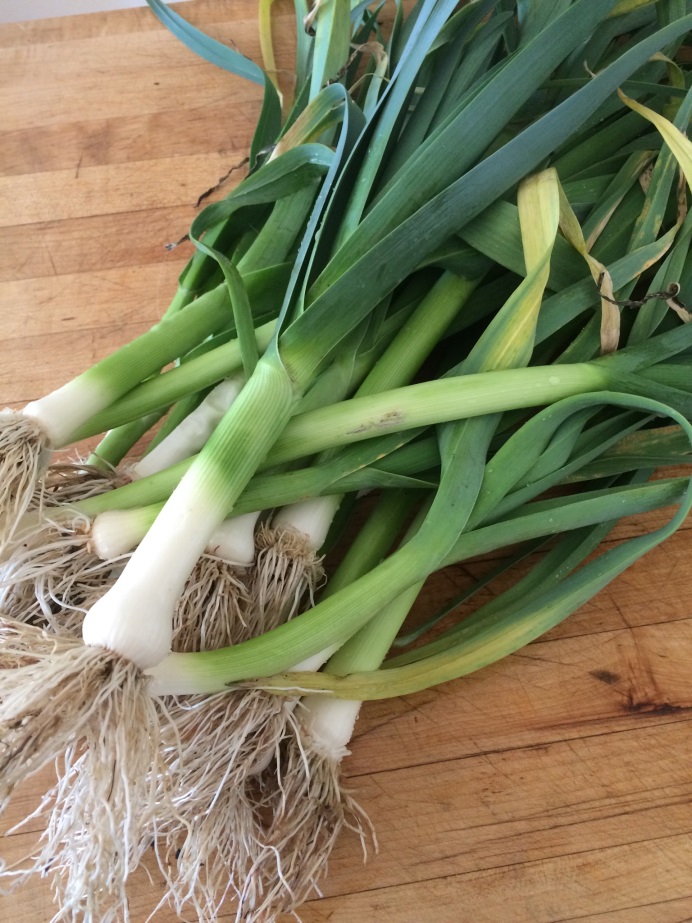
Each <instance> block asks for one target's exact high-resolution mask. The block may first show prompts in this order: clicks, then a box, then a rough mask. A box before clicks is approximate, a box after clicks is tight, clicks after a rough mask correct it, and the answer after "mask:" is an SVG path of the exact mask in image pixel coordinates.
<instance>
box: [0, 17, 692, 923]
mask: <svg viewBox="0 0 692 923" xmlns="http://www.w3.org/2000/svg"><path fill="white" fill-rule="evenodd" d="M280 9H284V8H283V7H281V8H280ZM182 12H183V13H184V15H185V16H187V17H188V18H190V19H191V20H193V21H194V22H196V23H197V24H199V25H201V26H202V27H203V28H205V29H206V30H207V31H208V32H209V33H211V34H212V35H214V36H215V37H217V38H219V39H222V40H224V41H233V42H234V43H235V44H236V45H237V47H238V48H240V49H241V50H242V51H244V52H245V53H246V54H249V55H251V56H252V57H254V58H255V59H259V48H258V41H257V23H256V3H255V0H233V2H222V0H196V2H194V3H188V4H185V5H184V7H182ZM286 13H287V15H286V19H285V29H286V30H289V29H290V15H288V14H289V10H288V7H286ZM282 28H284V27H283V26H282ZM279 66H280V67H285V68H290V59H289V58H287V57H283V58H281V59H280V62H279ZM0 75H1V76H0V80H1V81H2V91H1V93H0V129H1V130H2V136H1V138H0V167H1V172H2V175H1V176H0V202H1V203H2V206H1V208H0V303H1V304H2V309H1V311H2V313H1V314H0V332H1V334H2V362H1V363H0V400H1V401H2V402H3V403H4V404H9V405H11V406H18V405H20V404H21V403H23V402H25V401H27V400H30V399H32V398H35V397H38V396H39V395H40V394H41V393H44V392H46V391H47V390H49V389H51V388H53V387H55V386H57V385H59V384H61V383H63V382H64V381H65V380H67V379H68V378H70V377H72V375H74V374H76V373H78V372H79V371H81V370H82V369H83V368H85V367H86V366H87V365H89V364H91V363H92V362H93V361H95V360H96V359H98V358H99V357H101V356H103V355H104V354H105V353H107V352H108V351H109V350H111V349H112V348H114V347H116V346H117V345H119V344H121V343H124V342H126V341H127V340H129V339H130V338H131V337H133V336H134V335H136V334H137V333H138V332H140V331H142V330H144V329H146V328H147V327H148V326H149V324H150V323H151V322H152V321H153V320H154V319H156V318H157V317H158V316H159V315H160V314H161V312H162V310H163V309H164V307H165V305H166V301H167V297H169V296H170V295H171V294H172V292H173V289H174V284H175V279H176V276H177V274H178V272H179V271H180V269H181V268H182V265H183V264H184V261H185V259H186V257H187V255H188V251H187V250H186V249H185V247H184V246H182V247H180V248H178V249H177V250H174V251H173V252H171V253H168V252H167V251H166V250H165V249H164V244H165V243H166V242H168V241H172V240H176V239H178V238H179V237H180V236H181V235H182V234H183V233H185V231H186V229H187V226H188V225H189V223H190V221H191V219H192V218H193V216H194V214H195V210H194V207H193V206H194V202H195V200H196V198H197V196H198V195H199V193H200V192H202V191H204V190H205V189H207V188H208V187H209V186H211V185H213V184H214V183H215V182H216V181H217V179H218V178H219V177H220V176H221V175H222V174H224V173H225V172H226V171H227V170H228V168H229V167H230V166H232V165H233V164H235V163H237V162H238V161H239V160H240V159H241V158H242V156H243V155H244V153H245V151H246V148H247V146H248V142H249V139H250V136H251V132H252V127H253V125H254V122H255V119H256V117H257V114H258V112H259V105H260V92H259V90H258V88H255V87H253V86H251V85H249V84H245V83H243V82H241V81H240V80H238V79H236V78H234V77H232V76H230V75H228V74H225V73H224V72H222V71H220V70H217V69H215V68H213V67H212V66H210V65H206V64H204V63H203V62H201V61H199V60H198V59H197V58H195V57H194V56H193V55H192V54H191V53H190V52H188V51H187V50H186V49H185V48H183V47H182V46H180V45H179V44H178V43H177V42H176V41H175V40H174V39H173V38H172V37H171V36H170V35H169V34H168V33H167V32H166V31H165V30H164V29H163V28H162V27H160V26H159V24H158V22H157V21H156V20H155V19H154V17H153V16H152V15H151V13H150V12H149V11H148V10H146V9H143V10H129V11H124V12H118V13H109V14H97V15H92V16H80V17H71V18H65V19H56V20H47V21H43V22H40V21H39V22H34V23H27V24H21V23H20V24H13V25H8V26H4V27H2V28H0ZM662 519H663V514H655V515H650V516H647V517H641V518H638V519H636V520H634V521H629V522H627V523H623V524H622V525H621V526H620V527H619V528H618V530H617V532H616V533H615V534H614V535H613V536H612V538H611V541H615V540H617V539H621V538H623V537H625V536H628V535H632V534H635V533H638V532H641V531H642V530H645V529H651V528H653V527H655V525H656V524H657V523H658V522H660V521H662ZM690 538H691V533H690V529H689V527H688V528H687V529H683V530H681V531H680V532H679V533H678V534H677V535H676V536H675V537H674V538H673V539H672V540H671V541H669V542H668V543H667V544H666V545H665V546H663V547H661V548H659V549H657V550H656V551H655V552H653V553H652V554H651V555H650V556H649V557H648V558H647V559H646V560H644V561H642V562H640V563H639V564H638V565H637V566H635V567H633V568H632V569H631V570H630V571H628V572H627V573H626V574H624V575H623V576H622V577H621V578H620V579H619V580H617V581H616V582H615V583H614V584H612V585H611V586H610V587H609V588H608V589H607V590H606V591H605V592H603V593H602V594H601V595H600V596H599V597H598V598H597V599H596V600H594V601H593V602H592V603H591V604H589V605H588V606H587V607H585V608H584V610H582V611H581V612H579V613H577V614H576V615H575V616H573V617H572V618H571V619H570V620H568V621H567V622H566V623H565V624H563V625H562V626H560V627H559V628H558V629H556V630H554V631H553V632H551V633H550V634H549V635H548V636H546V637H545V638H543V639H541V640H540V641H539V642H537V643H535V644H532V645H531V646H530V647H528V648H527V649H525V650H524V651H522V652H520V653H518V654H516V655H515V656H513V657H510V658H508V659H507V660H506V661H504V662H503V663H500V664H498V665H496V666H494V667H492V668H489V669H486V670H484V671H483V672H481V673H480V674H478V675H475V676H472V677H470V678H468V679H466V680H463V681H459V682H455V683H449V684H447V685H445V686H442V687H440V688H437V689H434V690H430V691H428V692H425V693H421V694H418V695H415V696H412V697H410V698H407V699H405V700H404V699H395V700H393V701H389V702H380V703H374V704H372V705H367V706H366V707H365V708H364V709H363V713H362V717H361V719H360V721H359V724H358V727H357V733H356V736H355V739H354V741H353V753H352V756H351V757H350V758H349V759H348V760H347V762H346V764H345V770H346V773H347V775H348V777H349V779H350V782H351V784H352V786H353V787H354V788H355V789H356V790H357V791H358V793H359V796H360V800H361V802H362V804H363V805H364V806H365V807H366V809H367V810H368V812H369V814H370V816H371V818H372V820H373V822H374V824H375V826H376V828H377V832H378V836H379V842H380V851H379V855H378V856H377V857H375V858H371V859H370V861H369V862H368V864H367V865H365V866H364V865H363V861H362V855H361V853H360V848H359V845H358V844H357V843H356V842H355V841H354V839H349V838H348V837H347V838H345V839H344V840H343V842H342V843H341V844H340V845H339V846H338V848H337V849H336V852H335V854H334V856H333V860H332V863H331V869H330V877H329V880H328V881H327V882H326V883H325V885H324V895H325V896H324V897H323V898H322V899H320V900H318V899H315V900H314V901H311V902H310V903H309V904H308V905H306V907H305V909H304V912H303V914H302V917H303V920H304V921H305V923H317V921H326V920H329V921H330V923H362V921H365V923H381V921H382V923H384V921H386V923H419V921H423V923H459V921H468V923H524V921H526V923H558V921H560V923H567V921H576V920H579V921H582V923H584V921H589V923H682V921H686V920H692V837H691V833H692V803H691V802H692V724H691V722H690V716H691V715H692V681H691V678H690V677H691V667H690V665H691V664H692V618H690V615H691V614H692V592H691V591H692V568H691V566H690V560H691V552H692V542H691V540H690ZM486 566H487V560H486V561H479V562H475V561H474V562H471V563H469V564H466V565H464V566H463V567H459V568H458V569H456V570H455V571H453V572H450V573H446V574H444V575H441V576H439V577H438V578H437V579H436V580H435V581H434V583H433V584H432V586H431V587H430V588H429V590H428V591H426V593H425V595H424V597H423V598H422V599H421V600H420V601H419V603H418V611H419V612H423V611H432V610H433V608H434V607H435V606H436V605H437V604H438V603H439V602H440V601H442V600H444V599H447V598H449V597H450V596H452V595H453V594H454V592H455V590H457V589H458V588H459V587H461V586H464V585H465V584H466V583H467V582H468V580H469V579H471V578H472V577H473V575H475V574H479V573H482V571H483V569H484V567H486ZM40 783H41V780H40V779H37V780H34V781H33V782H32V783H31V784H30V785H28V786H26V787H25V789H24V790H23V791H22V792H21V793H20V794H19V795H18V797H17V798H16V800H15V801H14V802H13V804H12V805H11V807H10V809H9V810H8V813H7V816H6V818H5V820H4V826H5V827H6V828H7V827H10V826H11V825H12V824H13V823H14V822H16V821H18V820H19V819H20V818H21V817H22V815H23V814H24V813H26V809H27V807H28V806H29V805H31V804H32V803H33V801H34V800H35V797H36V793H37V792H39V791H40V790H41V785H40ZM34 830H35V825H32V824H31V823H30V824H29V825H28V826H27V827H26V828H25V829H24V830H21V831H18V832H15V833H12V834H11V835H9V836H8V837H7V838H6V839H4V840H3V841H2V842H0V854H1V855H2V856H3V858H4V859H5V860H7V861H12V859H14V858H17V857H19V856H20V855H22V853H23V852H24V851H26V850H28V849H30V848H31V842H32V831H34ZM160 885H161V882H160V879H159V877H157V874H156V872H152V878H151V880H150V879H149V878H148V877H147V876H146V875H145V874H144V872H142V873H141V874H139V875H138V876H137V878H136V880H135V881H134V882H133V888H132V908H131V909H132V920H133V923H144V920H145V919H146V918H147V915H148V913H149V912H150V911H151V910H152V909H153V907H154V906H155V905H156V903H157V901H158V897H159V895H160ZM52 913H53V910H52V906H51V903H50V893H49V887H48V884H47V882H45V881H37V882H36V883H34V884H32V885H31V886H30V887H27V888H24V889H23V890H21V891H20V892H17V893H15V894H13V895H10V896H5V897H0V919H4V920H10V919H11V920H13V921H15V923H47V921H48V920H50V918H51V916H52ZM233 916H234V915H233V913H232V910H231V909H230V908H229V911H228V913H227V914H226V913H225V914H224V915H223V916H222V917H220V919H227V920H231V919H233ZM154 919H155V920H156V921H160V923H172V921H173V920H174V919H175V917H174V915H173V914H172V913H171V912H170V911H168V910H165V909H164V910H160V911H159V912H158V913H157V914H156V916H155V917H154ZM93 923H96V921H93Z"/></svg>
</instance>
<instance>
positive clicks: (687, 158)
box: [618, 90, 692, 188]
mask: <svg viewBox="0 0 692 923" xmlns="http://www.w3.org/2000/svg"><path fill="white" fill-rule="evenodd" d="M618 96H619V97H620V99H621V100H622V101H623V103H624V104H625V105H626V106H629V107H630V109H633V110H634V111H635V112H638V113H639V115H641V116H643V117H644V118H645V119H647V120H648V121H649V122H651V123H652V125H654V126H655V127H656V128H657V129H658V131H659V132H660V134H661V136H662V137H663V140H664V141H665V142H666V144H667V145H668V147H669V148H670V150H671V153H672V154H673V157H675V159H676V160H677V162H678V164H679V165H680V169H681V170H682V172H683V173H684V174H685V179H686V180H687V185H688V186H690V188H692V142H691V141H690V140H689V138H687V137H685V135H683V133H682V132H681V131H680V129H679V128H676V127H675V125H673V123H672V122H670V121H669V120H668V119H666V118H664V117H663V116H662V115H659V114H658V112H654V110H653V109H649V108H647V107H646V106H642V104H641V103H638V102H636V101H635V100H634V99H630V97H629V96H625V94H624V93H623V92H622V90H618Z"/></svg>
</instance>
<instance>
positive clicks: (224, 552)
mask: <svg viewBox="0 0 692 923" xmlns="http://www.w3.org/2000/svg"><path fill="white" fill-rule="evenodd" d="M259 515H260V514H259V512H256V513H243V514H242V515H241V516H233V517H231V518H229V519H226V520H224V522H222V523H221V525H220V526H219V527H218V528H217V529H215V530H214V532H213V533H212V536H211V538H210V539H209V541H208V542H207V545H206V548H205V551H206V553H207V554H212V555H214V556H215V557H217V558H222V559H223V560H224V561H228V562H229V564H238V565H239V566H241V567H247V566H248V565H249V564H252V562H253V561H254V560H255V525H256V523H257V520H258V518H259ZM154 518H155V517H154V514H153V513H152V511H151V509H150V508H149V507H145V508H144V509H134V510H106V511H105V512H104V513H99V515H98V516H97V517H96V519H94V522H93V524H92V526H91V542H90V545H91V549H92V550H93V552H94V554H95V555H97V557H99V558H101V560H103V561H112V560H114V559H116V558H119V557H121V556H122V555H124V554H129V552H131V551H133V550H134V549H135V548H136V547H137V545H139V543H140V542H141V541H142V539H143V538H144V536H145V535H146V534H147V531H148V530H149V527H150V526H151V524H152V523H153V522H154Z"/></svg>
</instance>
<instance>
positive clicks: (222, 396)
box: [130, 375, 244, 479]
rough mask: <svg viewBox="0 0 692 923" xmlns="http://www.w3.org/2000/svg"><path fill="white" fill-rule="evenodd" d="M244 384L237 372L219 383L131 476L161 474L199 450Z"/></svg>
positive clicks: (131, 472) (134, 467)
mask: <svg viewBox="0 0 692 923" xmlns="http://www.w3.org/2000/svg"><path fill="white" fill-rule="evenodd" d="M243 383H244V379H243V377H242V376H240V375H235V376H233V378H228V379H226V381H222V382H221V384H218V385H217V386H216V387H215V388H214V389H213V390H212V391H211V392H210V393H209V394H208V395H207V396H206V397H205V399H204V400H203V401H202V403H201V404H200V405H199V407H197V408H195V410H193V411H192V413H191V414H189V415H188V416H187V417H185V419H184V420H183V421H182V422H181V423H179V424H178V426H176V428H175V429H174V430H173V432H171V433H169V434H168V436H166V438H165V439H163V440H162V441H161V442H160V443H159V444H158V445H157V446H156V447H155V448H154V449H152V450H151V452H149V453H148V454H147V455H145V456H144V457H143V458H141V459H140V460H139V461H138V462H137V464H135V465H133V466H132V468H131V469H130V474H131V476H132V477H133V478H135V479H136V478H143V477H147V476H148V475H150V474H157V473H158V472H159V471H163V470H164V469H165V468H170V466H171V465H175V464H176V463H177V462H179V461H182V460H183V459H184V458H189V457H190V456H191V455H194V454H195V453H196V452H199V450H200V449H201V448H202V446H203V445H204V443H205V442H206V441H207V439H208V438H209V437H210V436H211V434H212V433H213V432H214V430H215V429H216V426H217V425H218V423H219V422H220V421H221V418H222V417H223V415H224V414H225V413H226V411H227V410H228V408H229V407H230V406H231V404H232V403H233V401H234V400H235V399H236V398H237V397H238V395H239V394H240V389H241V388H242V387H243Z"/></svg>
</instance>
